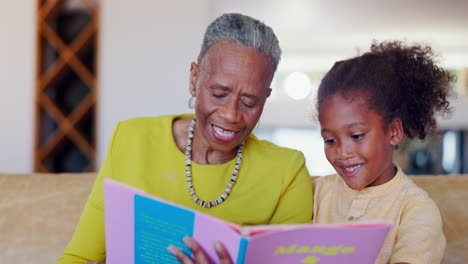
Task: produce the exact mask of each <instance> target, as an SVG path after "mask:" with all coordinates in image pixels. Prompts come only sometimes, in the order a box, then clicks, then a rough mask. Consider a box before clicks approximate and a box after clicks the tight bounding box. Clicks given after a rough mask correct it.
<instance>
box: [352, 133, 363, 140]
mask: <svg viewBox="0 0 468 264" xmlns="http://www.w3.org/2000/svg"><path fill="white" fill-rule="evenodd" d="M351 137H352V138H353V139H355V140H359V139H362V138H363V137H364V134H354V135H352V136H351Z"/></svg>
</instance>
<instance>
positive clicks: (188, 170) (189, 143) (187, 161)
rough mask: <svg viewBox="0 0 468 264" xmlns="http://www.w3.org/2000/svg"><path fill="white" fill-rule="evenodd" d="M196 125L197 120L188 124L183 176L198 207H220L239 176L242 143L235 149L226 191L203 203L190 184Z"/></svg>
mask: <svg viewBox="0 0 468 264" xmlns="http://www.w3.org/2000/svg"><path fill="white" fill-rule="evenodd" d="M196 123H197V119H196V118H194V119H193V120H192V122H191V123H190V127H189V129H188V137H187V145H186V146H185V175H186V176H187V186H188V188H189V191H190V195H191V196H192V198H193V200H194V201H195V202H196V203H197V204H198V205H200V206H203V207H206V208H211V207H214V206H217V205H220V204H221V203H223V202H224V201H225V200H226V199H227V197H228V196H229V194H230V193H231V190H232V187H233V186H234V184H235V183H236V179H237V175H238V174H239V169H240V167H241V164H242V151H243V149H244V143H242V144H241V145H240V146H239V148H238V149H237V160H236V165H235V166H234V172H233V173H232V176H231V180H230V181H229V183H228V184H227V186H226V189H224V192H223V194H221V196H220V197H219V198H218V199H216V200H213V201H211V202H207V201H203V200H201V199H200V198H198V196H197V194H196V192H195V188H194V187H193V184H192V154H191V150H192V139H193V132H194V131H195V124H196Z"/></svg>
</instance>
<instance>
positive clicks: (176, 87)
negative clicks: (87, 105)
mask: <svg viewBox="0 0 468 264" xmlns="http://www.w3.org/2000/svg"><path fill="white" fill-rule="evenodd" d="M182 6H183V8H181V7H182ZM208 8H209V6H208V2H207V1H206V0H197V1H183V0H173V1H153V0H144V1H143V0H142V1H137V2H133V1H132V2H130V1H127V0H106V1H103V2H102V5H101V10H102V13H101V36H100V47H101V48H100V51H99V52H100V57H99V77H98V79H99V99H98V101H99V108H98V109H99V110H98V123H99V124H98V133H97V136H98V157H99V162H101V161H102V160H103V158H104V154H105V152H106V148H107V145H108V141H109V137H110V135H111V134H112V130H113V128H114V126H115V124H116V122H118V121H120V120H125V119H128V118H132V117H137V116H157V115H163V114H172V113H182V112H186V111H188V110H189V109H188V107H187V101H188V99H189V93H188V77H189V69H190V62H191V61H194V60H196V57H197V55H198V51H199V49H200V45H201V41H202V36H203V33H204V30H205V28H206V26H207V24H208V23H209V22H210V19H209V18H208Z"/></svg>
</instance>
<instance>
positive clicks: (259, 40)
mask: <svg viewBox="0 0 468 264" xmlns="http://www.w3.org/2000/svg"><path fill="white" fill-rule="evenodd" d="M218 40H226V41H231V42H235V43H239V44H242V45H244V46H247V47H251V48H254V49H256V50H257V51H259V52H260V53H262V54H263V55H265V56H267V57H268V58H269V59H270V60H271V62H272V63H273V71H274V72H275V71H276V68H277V67H278V63H279V61H280V59H281V48H280V47H279V42H278V39H277V38H276V35H275V33H274V32H273V30H272V29H271V27H269V26H267V25H265V24H264V23H263V22H261V21H259V20H257V19H255V18H252V17H249V16H246V15H242V14H237V13H231V14H223V15H222V16H220V17H218V18H217V19H215V20H214V21H213V22H212V23H211V24H210V25H209V26H208V27H207V29H206V32H205V35H204V37H203V42H202V46H201V50H200V54H199V55H198V60H197V63H198V64H200V62H201V60H202V59H203V57H204V56H205V55H206V53H207V52H208V50H209V49H210V47H211V46H213V44H214V43H215V42H216V41H218Z"/></svg>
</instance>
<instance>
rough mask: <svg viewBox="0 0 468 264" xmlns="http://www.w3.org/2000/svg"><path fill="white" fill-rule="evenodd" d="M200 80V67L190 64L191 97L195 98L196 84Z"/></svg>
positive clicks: (193, 63)
mask: <svg viewBox="0 0 468 264" xmlns="http://www.w3.org/2000/svg"><path fill="white" fill-rule="evenodd" d="M197 79H198V65H197V64H196V63H195V62H192V63H191V64H190V78H189V92H190V95H191V96H195V92H196V87H197V86H196V84H197Z"/></svg>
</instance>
